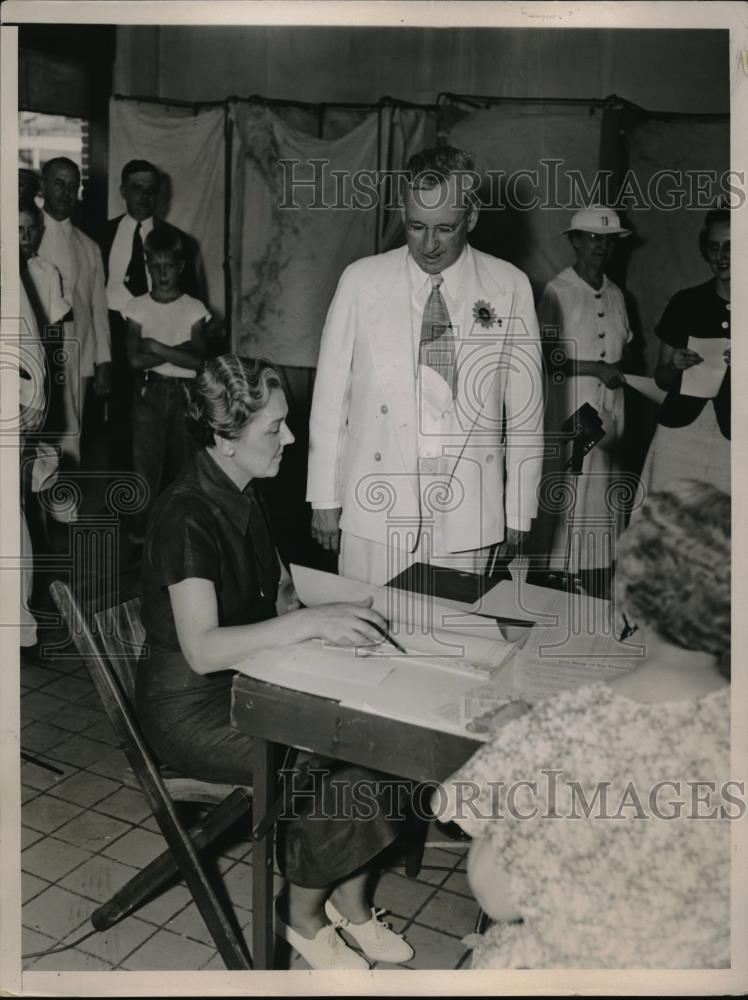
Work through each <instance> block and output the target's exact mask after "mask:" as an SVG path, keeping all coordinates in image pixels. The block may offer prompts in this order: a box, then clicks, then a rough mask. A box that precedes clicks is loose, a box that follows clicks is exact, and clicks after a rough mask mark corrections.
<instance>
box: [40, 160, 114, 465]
mask: <svg viewBox="0 0 748 1000" xmlns="http://www.w3.org/2000/svg"><path fill="white" fill-rule="evenodd" d="M79 188H80V171H79V170H78V167H77V166H76V164H75V163H73V161H72V160H69V159H68V158H67V157H64V156H60V157H56V158H55V159H53V160H49V161H48V162H47V163H46V164H45V165H44V168H43V169H42V193H43V195H44V236H43V237H42V241H41V244H40V246H39V256H40V257H42V258H44V259H46V260H48V261H50V262H51V263H52V264H54V265H55V267H56V268H57V270H58V271H59V272H60V274H61V275H62V288H63V296H64V298H65V299H66V301H68V302H70V303H71V304H72V317H70V316H69V315H68V317H66V321H65V322H64V345H63V346H64V350H63V351H61V352H58V355H60V356H61V361H60V365H61V371H60V373H59V374H61V375H62V377H63V380H62V402H63V411H64V426H62V427H60V428H56V430H58V431H59V432H60V450H61V453H62V456H63V457H64V458H66V459H67V460H68V462H69V463H71V464H72V465H73V466H74V467H77V466H78V465H79V464H80V447H81V428H82V424H83V405H84V402H85V397H86V390H87V388H88V385H89V382H91V381H93V387H94V391H95V392H96V393H97V395H99V396H105V395H107V394H108V392H109V380H110V369H111V353H110V343H109V320H108V317H107V308H106V291H105V287H104V268H103V265H102V261H101V253H100V251H99V248H98V246H97V245H96V243H94V241H93V240H92V239H90V238H89V237H88V236H86V234H85V233H83V232H81V230H80V229H78V228H77V227H76V226H74V225H73V224H72V222H71V220H70V216H71V213H72V211H73V208H74V206H75V204H76V202H77V200H78V189H79Z"/></svg>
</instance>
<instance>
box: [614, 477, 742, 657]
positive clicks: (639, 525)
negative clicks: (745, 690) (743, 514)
mask: <svg viewBox="0 0 748 1000" xmlns="http://www.w3.org/2000/svg"><path fill="white" fill-rule="evenodd" d="M616 595H617V599H618V601H619V605H620V608H621V610H622V611H625V612H626V615H627V616H628V617H632V618H633V620H634V621H638V622H639V623H640V624H642V623H644V622H646V623H647V624H649V625H650V626H651V627H652V628H653V629H654V630H655V631H656V632H657V633H658V634H659V635H661V636H662V638H663V639H666V640H667V641H668V642H670V643H672V644H673V645H675V646H680V647H681V648H683V649H691V650H699V651H701V652H706V653H712V654H714V655H715V656H717V657H718V659H719V663H720V669H721V670H722V672H723V673H724V674H725V675H726V676H729V669H730V666H729V661H730V497H729V496H728V494H727V493H724V492H723V491H722V490H719V489H717V487H716V486H712V485H711V484H710V483H701V482H696V481H694V480H681V481H678V482H676V483H674V484H673V486H672V487H671V488H670V489H667V490H660V491H657V492H655V493H651V494H650V495H649V496H648V498H647V500H646V502H645V504H644V505H643V507H642V509H641V510H640V511H639V512H638V513H637V515H636V516H635V519H634V520H633V521H632V522H631V525H630V527H629V528H628V530H627V531H626V532H625V533H624V534H623V535H622V536H621V539H620V541H619V543H618V547H617V560H616Z"/></svg>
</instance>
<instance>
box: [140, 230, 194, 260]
mask: <svg viewBox="0 0 748 1000" xmlns="http://www.w3.org/2000/svg"><path fill="white" fill-rule="evenodd" d="M143 249H144V250H145V255H146V257H156V256H157V255H158V254H168V255H169V256H170V257H174V258H175V259H176V260H184V241H183V239H182V237H181V236H180V235H179V233H178V231H177V230H176V229H174V228H173V227H172V226H154V228H153V229H152V230H151V231H150V233H148V235H147V236H146V238H145V244H144V246H143Z"/></svg>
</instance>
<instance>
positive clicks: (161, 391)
mask: <svg viewBox="0 0 748 1000" xmlns="http://www.w3.org/2000/svg"><path fill="white" fill-rule="evenodd" d="M190 381H191V380H190V379H185V378H172V377H171V376H169V375H159V374H158V373H157V372H152V371H145V372H138V373H136V375H135V379H134V392H133V396H132V446H133V469H134V471H135V472H136V473H139V474H140V475H141V476H142V477H143V479H144V480H145V484H144V485H145V486H147V490H146V495H145V496H144V503H143V507H142V508H141V509H140V510H139V511H138V512H137V514H135V516H134V518H133V527H132V532H133V534H135V535H139V536H142V535H143V534H144V533H145V528H146V524H147V521H148V512H149V510H150V508H151V507H152V506H153V502H154V500H155V499H156V497H157V496H158V495H159V493H160V492H161V491H162V490H164V489H165V488H166V487H167V486H168V485H169V483H171V482H172V481H173V480H174V479H176V477H177V476H178V475H179V474H180V472H181V471H182V469H184V467H185V466H186V465H187V463H188V462H189V461H190V459H191V458H192V456H193V455H194V453H195V450H196V446H195V443H194V441H193V440H192V438H191V437H190V436H189V434H188V432H187V427H186V424H185V393H186V383H188V382H190Z"/></svg>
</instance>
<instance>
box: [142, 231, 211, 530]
mask: <svg viewBox="0 0 748 1000" xmlns="http://www.w3.org/2000/svg"><path fill="white" fill-rule="evenodd" d="M144 250H145V258H146V267H147V268H148V273H149V274H150V278H151V290H150V292H148V293H147V294H146V295H138V296H137V297H135V298H132V299H130V301H129V302H128V303H127V305H126V306H125V307H124V309H123V310H122V315H123V316H124V317H125V319H126V320H127V357H128V360H129V362H130V365H131V366H132V367H133V368H134V369H135V372H136V375H135V390H134V392H135V394H134V397H133V466H134V468H135V471H136V472H138V473H140V475H142V476H143V477H144V479H145V481H146V483H147V484H148V497H147V499H146V503H145V506H144V508H143V509H142V510H141V511H140V513H139V514H138V515H137V517H136V519H135V528H134V530H133V531H132V532H131V534H130V540H131V541H133V542H135V543H139V542H141V541H142V539H143V534H144V529H145V524H146V520H147V515H148V509H149V508H150V506H151V505H152V503H153V501H154V500H155V499H156V497H157V496H158V494H159V493H160V492H161V490H162V489H164V488H165V487H166V486H167V485H168V484H169V483H170V482H171V481H172V480H173V479H175V478H176V476H177V475H178V474H179V473H180V472H181V470H182V469H183V468H184V466H185V465H186V464H187V462H188V460H189V458H190V457H191V455H192V451H193V445H192V442H191V439H190V437H189V435H188V433H187V427H186V423H185V409H184V404H185V398H186V391H187V387H188V386H189V382H190V380H191V379H193V378H195V376H196V375H197V373H198V371H199V370H200V368H201V367H202V364H203V359H204V357H205V321H206V320H207V319H210V313H209V312H208V310H207V309H206V308H205V306H204V305H203V304H202V302H200V301H199V300H198V299H193V298H192V296H190V295H186V294H185V293H184V292H183V291H182V290H181V288H180V286H179V281H180V275H181V274H182V271H183V270H184V246H183V243H182V239H181V236H180V235H179V233H178V232H177V231H176V230H174V229H172V228H171V227H168V226H157V227H154V228H153V229H152V230H151V232H150V233H149V234H148V236H147V237H146V239H145V244H144Z"/></svg>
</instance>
